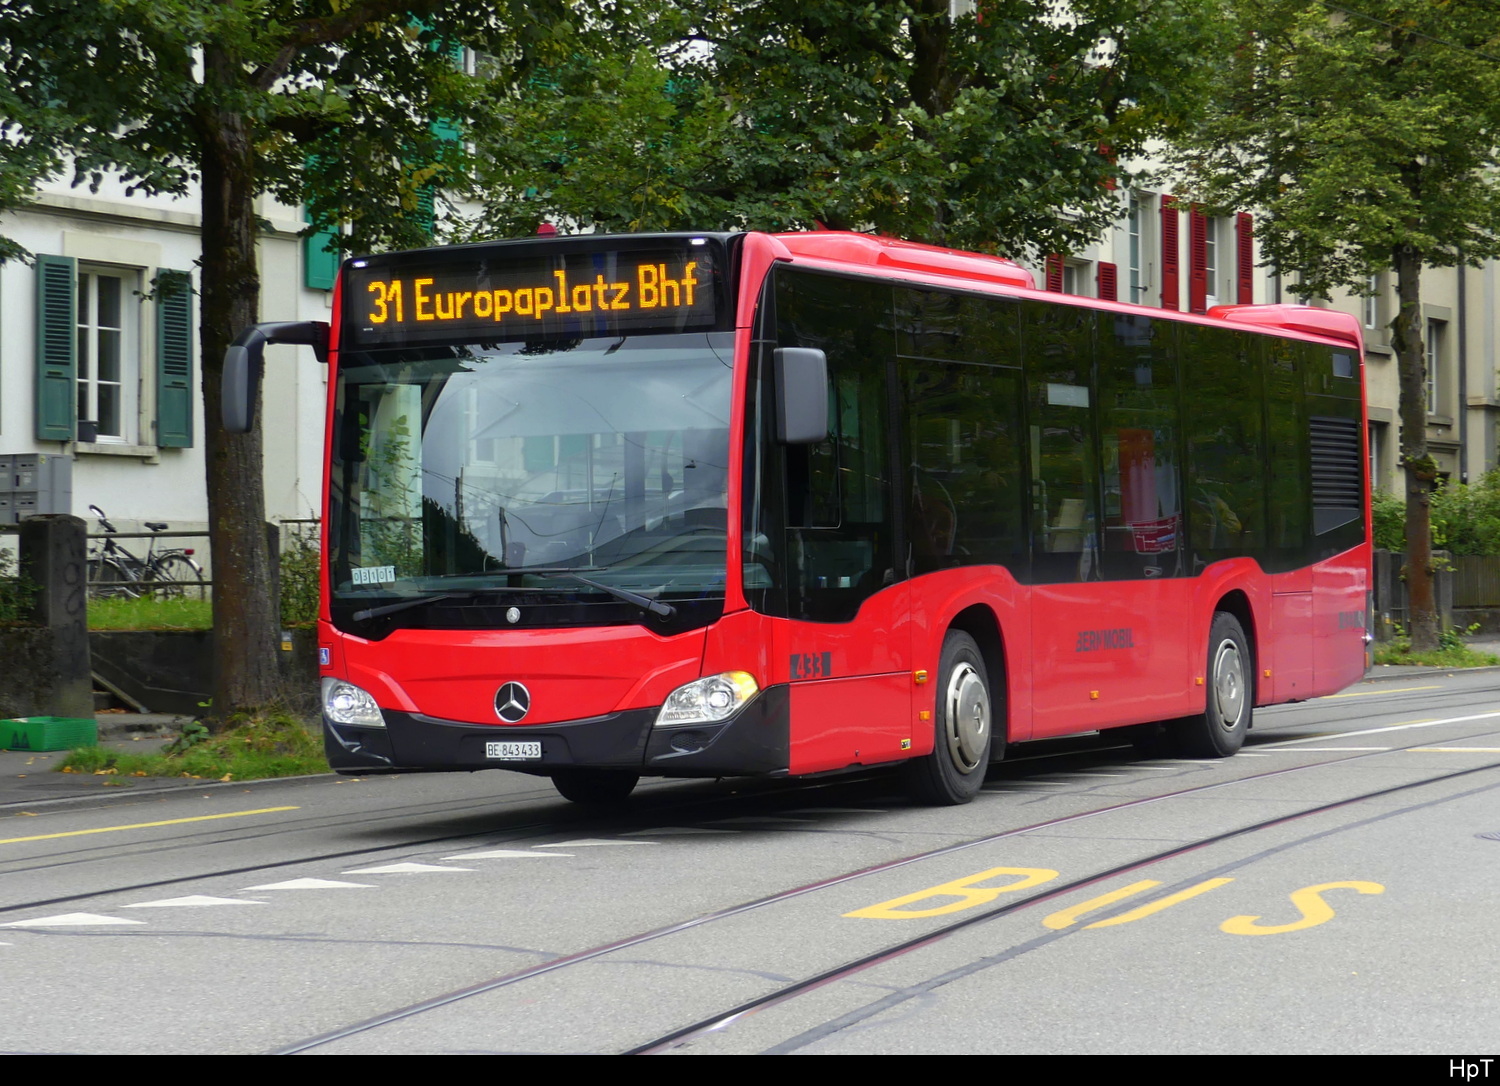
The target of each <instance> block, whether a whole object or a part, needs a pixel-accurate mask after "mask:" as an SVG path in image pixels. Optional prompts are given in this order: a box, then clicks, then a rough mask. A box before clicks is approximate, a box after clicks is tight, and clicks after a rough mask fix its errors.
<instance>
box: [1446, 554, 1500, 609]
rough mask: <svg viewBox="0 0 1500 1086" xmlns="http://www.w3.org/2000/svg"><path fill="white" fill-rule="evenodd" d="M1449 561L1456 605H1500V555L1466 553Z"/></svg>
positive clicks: (1454, 603) (1454, 604)
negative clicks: (1451, 564) (1451, 568)
mask: <svg viewBox="0 0 1500 1086" xmlns="http://www.w3.org/2000/svg"><path fill="white" fill-rule="evenodd" d="M1449 561H1451V562H1452V563H1453V606H1454V607H1500V556H1494V555H1484V556H1473V555H1466V556H1464V557H1462V558H1451V559H1449Z"/></svg>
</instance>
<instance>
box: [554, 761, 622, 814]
mask: <svg viewBox="0 0 1500 1086" xmlns="http://www.w3.org/2000/svg"><path fill="white" fill-rule="evenodd" d="M639 780H640V778H639V777H637V776H636V775H635V774H634V773H617V772H613V771H611V770H608V769H559V770H557V771H556V772H555V773H553V774H552V785H553V787H554V788H556V789H557V790H558V791H559V792H561V793H562V797H563V799H566V800H571V801H572V802H574V803H578V804H582V805H584V806H587V807H608V806H613V805H614V804H618V803H624V802H625V800H626V799H628V798H629V797H630V793H631V792H633V791H635V786H636V782H637V781H639Z"/></svg>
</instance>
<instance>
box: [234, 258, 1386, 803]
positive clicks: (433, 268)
mask: <svg viewBox="0 0 1500 1086" xmlns="http://www.w3.org/2000/svg"><path fill="white" fill-rule="evenodd" d="M276 342H282V343H304V344H312V345H314V346H315V347H316V348H317V350H318V353H319V355H320V356H321V357H322V358H323V359H324V360H325V361H326V363H327V365H328V367H329V376H330V380H329V389H330V392H329V398H330V402H329V411H328V423H327V443H326V448H327V471H326V488H325V491H324V495H323V498H324V509H323V594H322V607H321V612H320V616H319V623H318V644H319V653H320V656H321V663H322V676H323V678H322V686H323V699H322V705H323V709H322V712H323V726H324V729H325V738H326V745H327V750H328V756H329V759H330V762H331V764H332V765H333V767H334V768H335V769H337V770H338V771H340V772H344V773H359V774H371V773H380V772H413V771H416V772H421V771H443V770H475V769H486V768H498V769H510V770H519V771H522V772H526V773H532V774H537V775H541V776H546V777H550V778H552V780H553V782H554V783H555V785H556V787H557V788H558V790H559V791H560V792H561V793H562V794H563V795H564V796H566V797H568V798H570V799H574V800H578V801H585V802H604V801H611V800H619V799H622V798H624V797H625V796H626V795H627V794H628V793H629V792H630V790H631V789H632V788H634V786H635V784H636V782H637V780H638V779H639V778H640V777H642V776H673V777H721V776H732V775H768V776H783V777H784V776H792V777H796V776H804V775H811V774H825V773H833V772H838V771H842V770H848V769H850V768H852V767H872V766H899V768H900V771H901V772H902V773H903V774H904V777H905V781H906V784H907V786H908V787H909V789H910V790H911V791H912V793H914V794H915V795H916V796H917V797H919V798H920V799H922V800H924V801H926V802H931V803H939V804H948V803H961V802H963V801H965V800H967V799H969V798H970V797H972V796H973V795H974V794H975V792H976V791H977V790H978V788H979V786H980V784H981V783H982V781H983V779H984V775H985V770H986V767H987V765H988V763H989V762H991V761H992V760H995V759H997V758H999V757H1001V756H1002V755H1003V753H1004V752H1005V750H1006V748H1007V746H1008V745H1010V744H1013V743H1020V742H1024V741H1027V740H1031V739H1040V738H1044V737H1050V736H1061V735H1068V734H1073V733H1080V732H1091V731H1098V730H1103V729H1110V728H1129V729H1131V732H1130V733H1128V734H1130V735H1132V737H1135V738H1140V737H1141V736H1142V735H1144V734H1145V731H1146V730H1147V729H1149V730H1150V731H1151V732H1152V733H1153V734H1155V735H1156V736H1157V737H1158V740H1164V741H1166V742H1168V743H1170V744H1171V745H1172V746H1173V747H1175V748H1176V749H1177V750H1178V751H1180V752H1182V753H1187V754H1194V755H1200V756H1205V757H1221V756H1227V755H1231V754H1233V753H1234V752H1235V751H1236V750H1237V749H1238V748H1239V747H1240V745H1241V743H1242V742H1243V741H1244V738H1245V733H1246V731H1247V729H1249V727H1250V726H1251V714H1252V710H1253V708H1254V707H1255V706H1257V705H1270V704H1275V703H1278V702H1288V701H1298V700H1301V699H1304V698H1309V697H1313V696H1315V695H1319V694H1327V693H1331V692H1333V691H1337V690H1339V689H1341V688H1343V687H1345V686H1347V685H1348V684H1350V683H1352V682H1354V681H1356V680H1357V679H1358V678H1359V677H1360V676H1361V675H1362V673H1363V669H1364V667H1365V659H1366V655H1365V654H1366V643H1365V642H1366V637H1365V635H1366V629H1367V626H1368V599H1367V590H1368V585H1369V567H1370V528H1369V515H1368V508H1369V489H1368V478H1367V472H1366V463H1367V460H1366V455H1365V426H1364V421H1363V420H1364V392H1363V370H1362V364H1363V357H1362V349H1361V344H1360V333H1359V328H1358V325H1357V323H1356V321H1355V320H1354V318H1353V317H1350V316H1347V315H1345V314H1341V313H1335V312H1331V311H1328V310H1325V309H1317V308H1309V307H1303V306H1292V305H1266V306H1240V305H1229V306H1218V307H1215V308H1212V309H1210V310H1209V311H1208V312H1207V313H1206V314H1204V315H1201V316H1199V315H1188V314H1183V313H1178V312H1175V311H1168V310H1162V309H1149V308H1143V307H1140V306H1133V305H1126V304H1120V303H1115V302H1110V301H1103V300H1099V299H1094V298H1083V297H1072V296H1066V295H1063V294H1059V293H1055V292H1048V291H1041V290H1037V289H1036V288H1035V285H1034V283H1033V280H1032V278H1031V276H1030V274H1029V273H1028V272H1027V271H1025V270H1024V269H1023V268H1021V267H1020V266H1018V265H1016V264H1014V263H1012V262H1010V261H1007V260H1003V259H999V258H996V257H990V256H984V255H979V254H973V253H962V252H956V251H952V250H946V249H939V248H933V247H930V246H924V245H917V244H912V243H907V242H901V241H896V240H892V239H889V238H877V237H867V236H864V235H859V234H849V233H838V232H819V233H804V234H763V233H696V234H693V233H684V234H653V235H631V236H601V235H587V236H575V237H548V238H532V239H526V240H518V241H503V242H494V243H481V244H473V245H462V246H453V247H444V248H431V249H424V250H418V251H414V252H402V253H390V254H386V255H381V256H368V257H361V258H357V259H352V260H348V261H346V262H345V263H344V265H343V267H342V270H341V273H340V275H339V278H338V284H337V286H336V288H335V291H334V301H333V318H332V323H331V325H328V324H323V323H290V324H263V325H257V326H255V327H253V328H250V329H247V330H245V332H244V333H242V334H241V336H240V337H239V339H238V340H237V341H236V344H235V346H234V347H232V348H231V349H230V351H229V354H228V356H227V358H226V381H225V405H224V406H225V413H226V416H225V417H226V424H227V425H228V426H229V428H230V429H240V430H243V429H245V428H248V427H249V426H250V425H251V424H252V421H253V420H252V411H253V407H252V405H253V404H254V403H255V397H256V394H257V382H258V380H259V374H260V371H261V367H262V355H263V351H264V346H265V344H267V343H276Z"/></svg>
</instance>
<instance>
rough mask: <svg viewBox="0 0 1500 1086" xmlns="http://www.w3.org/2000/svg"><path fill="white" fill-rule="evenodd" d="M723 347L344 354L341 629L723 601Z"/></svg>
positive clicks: (337, 595) (657, 338)
mask: <svg viewBox="0 0 1500 1086" xmlns="http://www.w3.org/2000/svg"><path fill="white" fill-rule="evenodd" d="M732 356H733V334H732V333H723V332H714V333H700V334H668V335H643V336H614V337H609V338H588V339H578V340H572V341H563V342H542V343H537V342H532V343H526V342H515V343H503V344H468V345H460V346H451V345H445V346H442V347H431V346H429V347H397V348H385V349H376V350H368V351H346V352H344V354H343V355H342V357H341V359H340V365H339V373H338V386H337V389H336V406H335V428H334V441H333V447H332V449H331V454H332V466H331V472H330V483H331V491H330V510H329V513H330V517H329V520H330V524H329V527H330V532H329V554H328V560H329V579H330V583H331V588H332V594H333V610H334V618H335V622H336V623H337V624H339V625H345V624H346V622H345V621H341V620H340V615H341V614H342V615H344V616H345V618H346V619H347V616H348V615H349V614H351V613H355V612H362V611H368V610H369V609H371V608H377V607H383V608H385V609H386V610H387V611H389V610H391V609H392V607H391V605H392V603H393V601H394V602H403V601H405V600H412V601H413V603H414V604H415V601H417V600H419V599H420V598H421V597H423V596H424V595H429V594H443V595H444V596H445V598H446V599H447V600H449V601H452V600H453V599H455V598H456V597H458V598H461V597H464V596H471V597H473V598H475V599H477V600H480V601H481V602H484V603H486V604H493V603H495V602H496V600H495V599H494V598H490V597H496V596H500V595H503V594H504V593H507V592H509V593H517V594H519V593H525V592H527V591H530V592H532V593H536V594H545V597H546V599H547V600H549V601H552V602H554V603H556V602H558V600H559V597H563V596H566V597H569V598H573V599H580V598H589V597H592V598H595V599H597V600H598V601H599V602H600V603H605V602H606V601H607V602H608V604H609V605H610V606H608V607H603V608H599V609H597V610H599V611H600V613H604V612H608V613H609V614H616V613H620V606H621V605H620V603H619V597H618V594H616V595H615V596H611V595H610V594H609V593H608V592H607V591H606V590H605V589H604V588H601V587H600V586H601V585H602V586H608V587H611V588H614V589H624V590H626V592H627V593H634V594H637V595H640V596H645V597H648V598H651V599H659V600H662V601H671V600H703V599H705V598H717V599H718V600H720V601H722V598H723V593H724V575H725V517H726V504H727V503H726V480H727V471H728V456H729V429H728V427H729V403H730V388H731V382H730V374H731V361H732ZM579 574H586V575H587V581H592V582H595V583H594V585H592V586H591V585H589V584H588V583H587V581H580V580H579V579H578V576H577V575H579ZM499 602H500V603H501V604H502V605H503V604H505V603H508V602H509V600H507V599H500V600H499ZM439 610H442V609H437V608H422V607H420V606H416V605H414V606H413V607H411V608H410V611H409V612H407V613H410V614H412V616H413V620H415V624H419V625H426V624H429V622H432V620H431V617H430V615H429V614H428V612H431V611H439ZM446 610H447V611H453V610H455V608H453V607H452V606H451V603H450V607H449V608H447V609H446ZM470 610H471V611H472V610H480V611H484V612H486V613H488V612H489V611H491V610H493V608H492V607H489V606H485V607H481V608H470ZM629 611H630V609H629V608H628V607H627V608H625V613H626V614H628V613H629ZM559 613H560V612H559ZM567 613H568V614H570V615H573V616H574V621H577V622H586V621H590V620H589V619H588V618H587V617H586V616H584V615H581V614H580V612H579V611H578V608H576V607H574V608H572V609H571V610H569V611H568V612H567ZM419 616H420V617H419ZM450 618H451V615H450ZM630 620H631V619H630V618H628V617H626V618H622V619H621V621H630ZM401 621H402V623H403V624H406V623H407V622H408V620H407V619H406V618H405V617H403V618H402V620H401ZM473 621H474V619H473V618H470V619H468V620H462V624H464V625H469V624H472V623H473ZM606 621H608V620H606ZM433 624H438V625H441V624H443V623H442V622H435V623H433Z"/></svg>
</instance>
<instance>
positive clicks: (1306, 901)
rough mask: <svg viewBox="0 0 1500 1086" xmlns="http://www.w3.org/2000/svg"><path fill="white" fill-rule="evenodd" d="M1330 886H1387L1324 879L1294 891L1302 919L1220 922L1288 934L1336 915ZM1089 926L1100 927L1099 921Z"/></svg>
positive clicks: (1238, 931)
mask: <svg viewBox="0 0 1500 1086" xmlns="http://www.w3.org/2000/svg"><path fill="white" fill-rule="evenodd" d="M1329 890H1353V891H1355V892H1356V893H1360V894H1383V893H1385V887H1384V886H1382V885H1380V883H1378V882H1356V881H1350V882H1324V883H1319V884H1318V885H1317V886H1304V887H1303V888H1302V889H1300V890H1293V891H1292V893H1291V899H1292V904H1293V905H1295V906H1297V910H1298V911H1299V912H1300V913H1301V914H1302V918H1301V919H1300V920H1293V921H1292V922H1291V923H1289V924H1262V923H1260V919H1261V918H1260V917H1258V916H1231V917H1230V918H1229V919H1228V920H1226V921H1224V923H1222V924H1220V925H1219V930H1220V931H1222V932H1223V933H1224V934H1226V935H1285V934H1286V933H1287V932H1289V931H1302V930H1303V929H1305V928H1315V927H1317V926H1318V925H1319V924H1326V923H1327V922H1328V921H1330V920H1332V919H1333V918H1334V915H1335V913H1334V911H1333V909H1332V907H1330V906H1329V904H1328V902H1326V901H1324V900H1323V894H1324V893H1325V892H1327V891H1329ZM1104 923H1108V921H1104ZM1089 926H1090V927H1098V925H1097V924H1091V925H1089Z"/></svg>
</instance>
